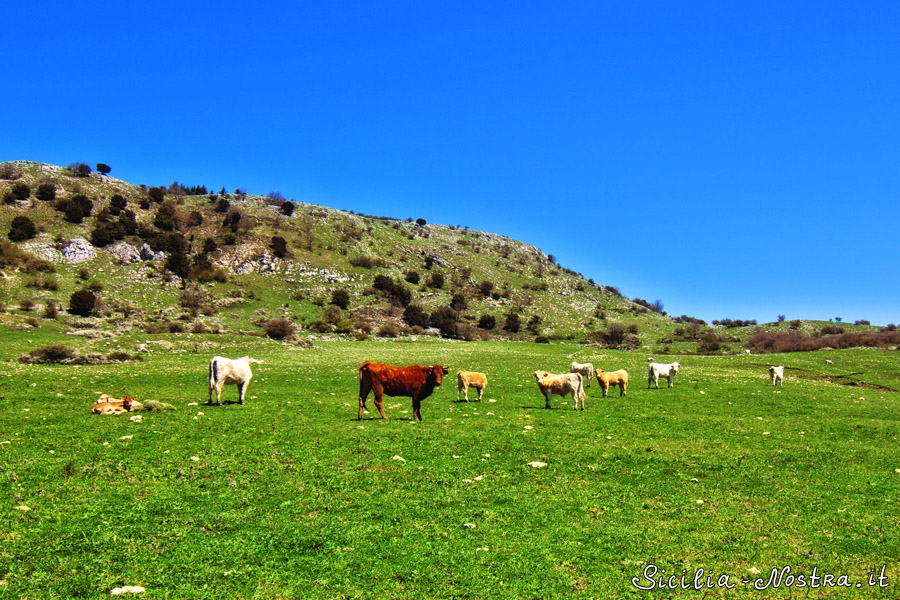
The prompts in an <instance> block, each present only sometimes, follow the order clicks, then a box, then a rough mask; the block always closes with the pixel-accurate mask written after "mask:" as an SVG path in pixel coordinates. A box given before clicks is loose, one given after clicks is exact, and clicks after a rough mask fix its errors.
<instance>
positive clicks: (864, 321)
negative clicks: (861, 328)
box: [855, 319, 872, 325]
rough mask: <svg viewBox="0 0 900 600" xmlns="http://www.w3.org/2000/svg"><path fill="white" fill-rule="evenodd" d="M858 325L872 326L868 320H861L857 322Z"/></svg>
mask: <svg viewBox="0 0 900 600" xmlns="http://www.w3.org/2000/svg"><path fill="white" fill-rule="evenodd" d="M855 324H856V325H871V324H872V323H871V322H870V321H868V320H867V319H860V320H858V321H856V322H855Z"/></svg>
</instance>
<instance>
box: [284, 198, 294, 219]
mask: <svg viewBox="0 0 900 600" xmlns="http://www.w3.org/2000/svg"><path fill="white" fill-rule="evenodd" d="M281 214H283V215H284V216H286V217H290V216H291V215H292V214H294V203H293V202H291V201H290V200H285V201H284V202H282V203H281Z"/></svg>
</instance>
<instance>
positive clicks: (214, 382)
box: [209, 356, 262, 406]
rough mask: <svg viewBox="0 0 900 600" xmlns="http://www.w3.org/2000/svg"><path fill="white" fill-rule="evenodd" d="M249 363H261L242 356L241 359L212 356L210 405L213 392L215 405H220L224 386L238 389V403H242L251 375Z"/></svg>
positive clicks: (210, 364) (210, 366)
mask: <svg viewBox="0 0 900 600" xmlns="http://www.w3.org/2000/svg"><path fill="white" fill-rule="evenodd" d="M250 363H262V361H261V360H256V359H255V358H250V357H249V356H242V357H241V358H235V359H230V358H224V357H222V356H214V357H213V359H212V360H211V361H209V403H210V404H212V395H213V390H215V392H216V405H217V406H221V405H222V388H224V387H225V386H226V385H236V386H237V388H238V402H240V403H241V404H243V403H244V393H245V392H246V391H247V386H248V385H249V384H250V380H251V379H253V373H252V372H251V371H250Z"/></svg>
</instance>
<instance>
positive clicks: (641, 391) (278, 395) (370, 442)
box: [0, 327, 900, 599]
mask: <svg viewBox="0 0 900 600" xmlns="http://www.w3.org/2000/svg"><path fill="white" fill-rule="evenodd" d="M224 338H225V336H204V335H190V336H189V335H187V334H177V335H170V336H167V335H160V336H154V338H153V339H154V343H153V344H152V347H153V349H154V353H153V354H152V355H149V356H145V357H144V360H143V361H141V362H138V363H133V364H127V365H104V366H62V365H30V366H27V365H23V364H20V363H19V362H18V361H17V359H18V357H19V356H20V355H21V354H22V353H23V352H26V351H29V350H33V349H34V347H36V346H39V345H42V344H46V343H50V342H51V341H53V342H58V341H59V340H60V339H63V336H61V335H60V334H59V333H57V332H54V331H53V330H52V328H48V327H44V328H41V329H40V330H36V331H30V332H25V331H17V330H13V329H11V328H3V329H0V348H2V349H0V382H2V384H0V465H2V466H0V497H2V500H3V501H2V503H0V598H75V597H78V598H95V597H96V598H99V597H106V596H108V595H109V591H110V590H111V589H112V588H114V587H117V586H122V585H141V586H143V587H145V588H146V589H147V593H146V597H148V598H210V599H213V598H215V599H221V598H272V599H275V598H551V597H572V598H645V597H655V598H668V597H708V596H712V597H728V598H769V597H778V598H781V597H783V598H792V597H813V598H818V597H830V598H838V597H841V598H845V597H861V598H862V597H866V598H868V597H879V598H896V597H897V595H898V582H897V581H896V579H897V577H898V576H900V563H898V550H900V533H898V531H900V528H898V524H900V523H898V521H900V516H898V515H900V511H898V506H897V503H898V502H900V493H898V492H900V455H898V451H897V441H898V440H897V432H898V424H900V416H898V399H900V395H898V393H897V392H896V391H894V390H898V389H900V353H898V352H896V351H894V352H890V351H879V350H846V351H840V352H838V351H834V352H816V353H806V354H790V355H771V356H765V357H761V356H749V355H741V356H678V357H675V358H677V360H679V361H680V362H681V363H682V365H683V367H682V371H681V372H680V373H679V374H678V376H677V378H676V386H675V387H674V388H673V389H659V390H647V385H646V356H645V355H644V354H638V353H625V352H615V351H599V350H591V349H585V348H582V347H579V346H576V345H560V344H554V345H535V344H527V343H506V342H485V343H462V342H456V343H454V342H447V341H437V340H434V339H431V338H427V339H423V340H422V341H417V342H410V341H396V340H395V341H390V342H381V341H373V340H370V341H366V342H349V341H346V342H327V343H325V342H318V343H316V344H315V346H314V347H313V348H300V347H296V346H290V345H284V344H280V343H277V342H274V341H271V340H265V339H262V338H246V337H245V338H241V339H240V340H239V341H238V340H236V341H233V342H232V341H230V340H229V339H224ZM29 340H30V343H29ZM65 340H68V343H69V345H71V346H72V347H79V349H81V350H83V351H97V352H103V351H104V348H112V347H115V346H120V347H128V348H132V350H133V348H134V346H135V345H136V343H137V341H138V340H136V339H126V338H120V339H114V340H87V341H84V340H78V341H77V342H76V341H75V339H74V338H71V337H69V336H66V337H65ZM105 344H110V345H109V346H105ZM248 352H249V353H250V355H251V356H253V357H254V358H259V359H262V360H264V361H265V362H264V364H262V365H256V366H255V378H254V380H253V382H252V383H251V384H250V387H249V390H248V393H247V403H246V404H245V405H244V406H240V405H238V404H236V403H234V401H235V400H236V397H237V393H236V391H235V389H234V388H233V387H228V388H226V393H225V399H226V400H227V401H228V402H229V403H227V404H226V405H225V406H222V407H216V406H207V405H205V402H206V383H205V378H206V368H207V363H208V360H209V358H210V357H211V356H212V355H214V354H221V355H224V356H233V357H236V356H240V355H243V354H246V353H248ZM367 359H370V360H379V361H383V362H389V363H394V364H435V363H441V364H444V365H446V366H447V367H448V368H449V369H450V370H451V373H453V374H455V372H456V370H458V369H461V368H464V369H469V370H476V371H483V372H485V373H487V375H488V377H489V385H488V389H487V391H486V393H485V400H484V401H483V402H481V403H474V402H472V403H468V404H466V403H464V402H462V403H458V402H456V401H455V398H456V392H455V376H454V375H451V377H450V378H449V380H448V381H446V382H445V384H444V385H443V387H441V388H438V389H437V390H436V393H435V394H434V396H432V397H431V398H429V399H427V400H425V401H424V402H423V408H422V416H423V418H424V421H423V422H421V423H418V422H414V421H412V420H411V417H412V411H411V406H410V401H409V399H405V398H397V399H386V402H385V405H386V410H387V413H388V416H389V417H391V418H390V420H388V421H381V420H380V419H375V418H374V417H375V416H377V412H376V411H375V409H374V406H373V403H372V402H371V400H370V401H369V407H370V409H371V411H372V412H371V413H369V414H368V415H367V418H366V419H364V420H363V421H362V422H359V421H357V420H356V410H357V409H356V404H357V400H356V396H357V389H358V385H357V375H356V369H357V367H358V366H359V364H360V363H361V362H362V361H363V360H367ZM573 359H577V360H579V361H588V360H590V361H592V362H593V363H594V364H595V365H598V366H602V367H603V368H605V369H608V370H614V369H618V368H625V369H627V370H628V371H629V373H630V374H631V387H630V390H629V394H628V396H627V398H625V399H623V398H619V397H618V392H617V391H613V392H612V393H611V396H610V397H609V398H605V399H604V398H601V397H600V391H599V388H598V387H597V385H596V383H594V385H593V386H592V387H591V388H589V389H588V390H587V391H588V400H587V410H586V411H584V412H583V413H581V412H575V411H573V410H572V404H571V399H567V400H566V401H565V402H563V401H560V400H558V399H554V405H553V410H550V411H547V410H544V409H543V404H544V402H543V398H542V397H541V396H540V394H539V393H538V391H537V387H536V385H535V383H534V380H533V378H531V377H530V373H531V372H532V371H533V370H535V369H546V370H548V371H553V372H561V371H565V370H567V366H568V364H569V363H570V362H571V361H572V360H573ZM826 359H831V360H832V361H833V363H834V364H826V362H825V360H826ZM770 364H784V365H786V366H787V367H788V368H787V371H786V373H787V377H786V379H787V381H786V382H785V385H784V387H783V388H778V389H773V388H772V387H771V385H770V384H769V382H768V379H767V376H766V369H767V367H768V365H770ZM842 382H843V383H846V382H853V383H854V384H856V385H853V386H850V385H842ZM663 387H664V385H663ZM98 392H106V393H109V394H112V395H114V396H122V395H125V394H128V395H133V396H135V397H137V399H138V400H146V399H155V400H160V401H164V402H170V403H172V404H174V405H175V406H176V407H177V410H175V411H171V412H164V413H144V414H143V421H142V422H140V423H135V422H131V421H129V420H128V418H127V416H120V417H92V416H91V415H90V406H91V403H92V402H93V400H94V399H95V398H96V396H97V393H98ZM470 397H471V396H470ZM195 402H196V403H198V404H197V405H195V406H194V405H191V404H192V403H195ZM532 461H542V462H545V463H547V467H546V468H542V469H534V468H531V467H529V466H528V465H527V463H529V462H532ZM24 507H27V508H28V509H29V510H27V511H26V510H24ZM651 565H653V566H655V567H656V568H657V569H658V571H659V574H662V570H663V569H665V571H666V577H668V576H669V575H673V574H674V575H676V576H677V577H679V578H680V577H682V576H684V577H685V580H686V581H687V583H688V584H689V585H690V584H691V583H692V582H693V581H694V576H695V573H697V571H698V569H704V570H705V571H704V573H703V574H702V575H701V577H700V581H702V582H706V581H710V582H711V583H712V584H715V583H716V582H722V580H721V579H720V577H721V576H723V575H727V576H729V578H730V579H729V583H730V584H731V585H733V586H734V588H733V589H727V588H724V587H714V588H712V589H704V590H703V591H697V590H693V589H691V590H671V589H665V590H655V591H645V590H642V589H639V588H638V587H635V586H634V585H633V584H632V578H638V583H639V584H640V585H642V586H643V587H648V586H649V583H648V581H647V580H646V579H645V578H643V577H642V573H644V572H645V569H650V568H651ZM787 566H789V567H790V569H791V574H792V575H794V576H796V575H798V574H803V575H806V576H807V580H806V583H807V587H803V588H801V587H799V582H798V581H797V580H794V581H793V587H787V586H786V585H785V582H784V581H783V582H782V586H781V587H780V588H779V589H771V588H770V589H768V590H766V591H758V590H755V589H754V587H753V583H752V581H753V580H755V579H757V578H763V579H764V580H768V578H769V574H770V573H771V571H772V569H773V568H778V569H782V568H783V567H787ZM882 566H884V577H885V578H886V579H884V580H882V581H883V582H884V583H886V585H888V587H879V586H878V585H875V586H870V585H869V578H870V577H873V581H875V579H874V576H872V575H871V574H870V572H871V571H872V570H873V569H874V570H875V575H879V574H881V569H882ZM813 569H816V573H817V574H818V575H819V576H820V577H821V576H823V575H824V574H826V573H828V574H833V575H834V576H835V578H837V577H838V576H840V575H845V576H846V577H847V583H848V585H849V586H850V587H848V588H844V587H818V588H813V587H811V586H810V584H811V583H812V582H810V580H809V579H808V577H809V575H811V574H812V573H813ZM647 572H649V571H647ZM709 572H711V573H712V574H713V575H712V577H711V579H709V580H707V574H708V573H709ZM657 578H658V577H657ZM742 580H750V582H749V583H742ZM840 581H843V580H840ZM835 582H838V580H837V579H835ZM818 584H819V585H822V584H823V582H822V581H819V582H818ZM856 584H861V585H860V587H856Z"/></svg>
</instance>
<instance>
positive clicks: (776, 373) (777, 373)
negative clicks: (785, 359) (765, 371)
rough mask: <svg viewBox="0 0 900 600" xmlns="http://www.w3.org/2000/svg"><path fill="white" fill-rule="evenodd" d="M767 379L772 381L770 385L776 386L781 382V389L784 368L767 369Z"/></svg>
mask: <svg viewBox="0 0 900 600" xmlns="http://www.w3.org/2000/svg"><path fill="white" fill-rule="evenodd" d="M769 378H770V379H771V380H772V385H773V386H774V385H778V382H779V381H780V382H781V387H784V367H769Z"/></svg>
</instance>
